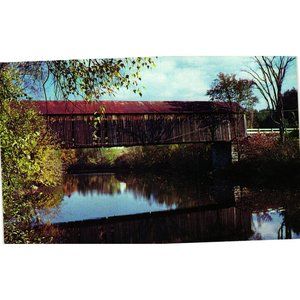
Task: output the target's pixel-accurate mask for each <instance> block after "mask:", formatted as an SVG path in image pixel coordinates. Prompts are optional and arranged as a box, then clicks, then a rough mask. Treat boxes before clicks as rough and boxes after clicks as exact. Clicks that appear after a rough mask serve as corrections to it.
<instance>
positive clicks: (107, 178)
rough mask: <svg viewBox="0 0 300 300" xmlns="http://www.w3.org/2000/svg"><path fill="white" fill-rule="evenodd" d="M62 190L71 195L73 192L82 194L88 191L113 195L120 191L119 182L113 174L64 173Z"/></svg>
mask: <svg viewBox="0 0 300 300" xmlns="http://www.w3.org/2000/svg"><path fill="white" fill-rule="evenodd" d="M64 192H65V195H67V196H71V194H72V193H74V192H78V193H80V194H82V195H88V194H89V193H98V194H109V195H114V194H119V193H120V192H121V183H120V181H119V180H117V179H116V178H115V176H114V175H113V174H100V175H99V174H88V175H87V174H80V175H77V174H76V175H66V176H65V180H64Z"/></svg>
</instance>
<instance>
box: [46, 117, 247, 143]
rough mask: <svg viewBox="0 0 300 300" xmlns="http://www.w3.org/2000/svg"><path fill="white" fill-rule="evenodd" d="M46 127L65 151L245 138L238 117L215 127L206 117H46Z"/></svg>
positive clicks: (242, 122)
mask: <svg viewBox="0 0 300 300" xmlns="http://www.w3.org/2000/svg"><path fill="white" fill-rule="evenodd" d="M47 123H48V126H49V128H50V129H51V130H52V131H53V132H54V133H55V134H56V135H57V137H58V139H59V140H60V141H61V143H62V146H63V147H65V148H80V147H86V148H88V147H115V146H136V145H156V144H182V143H199V142H211V141H232V140H233V139H234V138H235V137H236V135H238V137H243V136H244V135H245V124H244V119H243V116H242V115H240V114H234V115H233V117H232V116H229V115H223V116H221V115H220V117H219V121H218V124H215V121H214V124H212V122H211V120H210V118H209V116H208V115H207V114H205V115H201V114H197V115H193V114H134V115H132V114H127V115H125V114H124V115H120V114H118V115H114V114H111V115H103V116H102V117H101V120H100V122H99V123H98V124H95V122H94V116H87V115H65V116H64V115H59V116H58V115H57V116H56V115H50V116H47ZM234 123H236V126H234V125H233V124H234ZM212 127H214V128H215V129H212ZM212 132H215V137H214V138H213V137H212Z"/></svg>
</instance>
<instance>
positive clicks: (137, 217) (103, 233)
mask: <svg viewBox="0 0 300 300" xmlns="http://www.w3.org/2000/svg"><path fill="white" fill-rule="evenodd" d="M56 197H57V200H56V201H54V204H52V205H50V206H49V207H48V208H45V209H40V210H39V211H38V214H39V216H40V219H41V220H42V222H43V223H47V224H53V225H54V226H56V227H57V228H59V234H58V236H59V239H60V240H61V241H62V242H111V243H114V242H116V243H123V242H124V243H131V242H135V243H140V242H147V243H148V242H194V241H224V240H225V241H226V240H248V239H285V238H299V237H300V234H299V233H300V191H299V190H297V189H276V190H274V189H273V190H272V189H261V188H260V189H259V188H249V187H241V186H234V185H230V184H229V183H228V182H224V181H216V182H213V183H212V184H210V185H207V184H201V180H199V179H196V178H189V177H182V176H181V177H179V176H177V177H175V176H166V175H160V174H142V175H141V174H139V175H133V174H130V175H124V174H123V175H121V174H107V173H99V174H80V175H79V174H78V175H67V176H66V177H65V181H64V185H63V187H62V192H61V194H58V195H56Z"/></svg>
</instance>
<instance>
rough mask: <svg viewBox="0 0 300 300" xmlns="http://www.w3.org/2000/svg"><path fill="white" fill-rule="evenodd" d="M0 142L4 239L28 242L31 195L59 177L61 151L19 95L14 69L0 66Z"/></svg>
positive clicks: (56, 182) (41, 121) (30, 234)
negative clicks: (20, 99)
mask: <svg viewBox="0 0 300 300" xmlns="http://www.w3.org/2000/svg"><path fill="white" fill-rule="evenodd" d="M0 78H1V79H0V81H1V85H0V96H1V99H0V100H1V101H0V141H1V159H2V161H1V165H2V182H3V186H2V189H3V209H4V227H5V228H4V234H5V242H9V243H18V242H20V243H25V242H30V241H31V237H32V230H31V229H30V223H31V219H32V217H33V216H34V205H35V203H34V201H33V199H34V196H32V197H29V198H28V195H33V194H34V193H35V192H36V191H37V190H38V189H39V187H43V186H54V185H57V184H58V183H59V182H60V180H61V175H62V174H61V160H60V153H59V149H58V148H57V146H55V141H54V140H53V138H52V137H51V136H50V135H49V133H48V132H47V130H46V129H47V128H46V125H45V123H44V120H43V118H42V117H41V116H39V115H38V114H37V112H36V111H35V110H34V109H32V108H30V107H28V105H26V103H25V102H23V101H19V100H17V99H18V98H19V97H22V96H23V95H24V94H23V93H22V89H21V88H20V79H19V76H18V73H17V72H16V71H15V70H14V69H10V68H7V67H5V68H1V69H0Z"/></svg>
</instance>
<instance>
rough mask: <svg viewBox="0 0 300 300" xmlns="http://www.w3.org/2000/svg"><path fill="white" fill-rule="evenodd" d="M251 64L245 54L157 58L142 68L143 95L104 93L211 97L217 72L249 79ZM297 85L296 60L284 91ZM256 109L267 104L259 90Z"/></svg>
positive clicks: (129, 96)
mask: <svg viewBox="0 0 300 300" xmlns="http://www.w3.org/2000/svg"><path fill="white" fill-rule="evenodd" d="M249 65H251V57H246V56H232V57H231V56H216V57H213V56H199V57H195V56H190V57H158V58H157V59H156V67H154V68H153V69H150V70H148V69H146V70H143V71H142V86H144V89H143V90H142V92H143V96H142V97H140V96H138V95H135V94H134V93H132V92H130V91H128V90H126V89H121V90H120V91H119V92H117V93H116V95H115V96H108V95H105V96H103V99H105V100H106V99H108V100H139V101H143V100H144V101H146V100H152V101H155V100H195V101H196V100H199V101H201V100H202V101H203V100H209V98H208V97H207V96H206V91H207V90H208V89H209V88H210V86H211V83H212V81H213V80H214V79H215V78H216V77H217V75H218V73H220V72H223V73H229V74H231V73H234V74H237V77H238V78H250V77H249V75H248V74H247V73H245V72H244V71H243V70H245V69H246V67H247V66H249ZM293 87H295V88H297V67H296V62H295V61H294V62H293V64H292V65H291V66H290V68H289V70H288V72H287V75H286V78H285V83H284V86H283V91H285V90H287V89H290V88H293ZM255 94H256V95H257V97H258V99H259V103H258V104H257V106H256V108H257V109H262V108H265V107H266V103H265V101H264V100H263V99H262V97H261V96H260V94H259V93H258V92H256V93H255Z"/></svg>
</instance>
